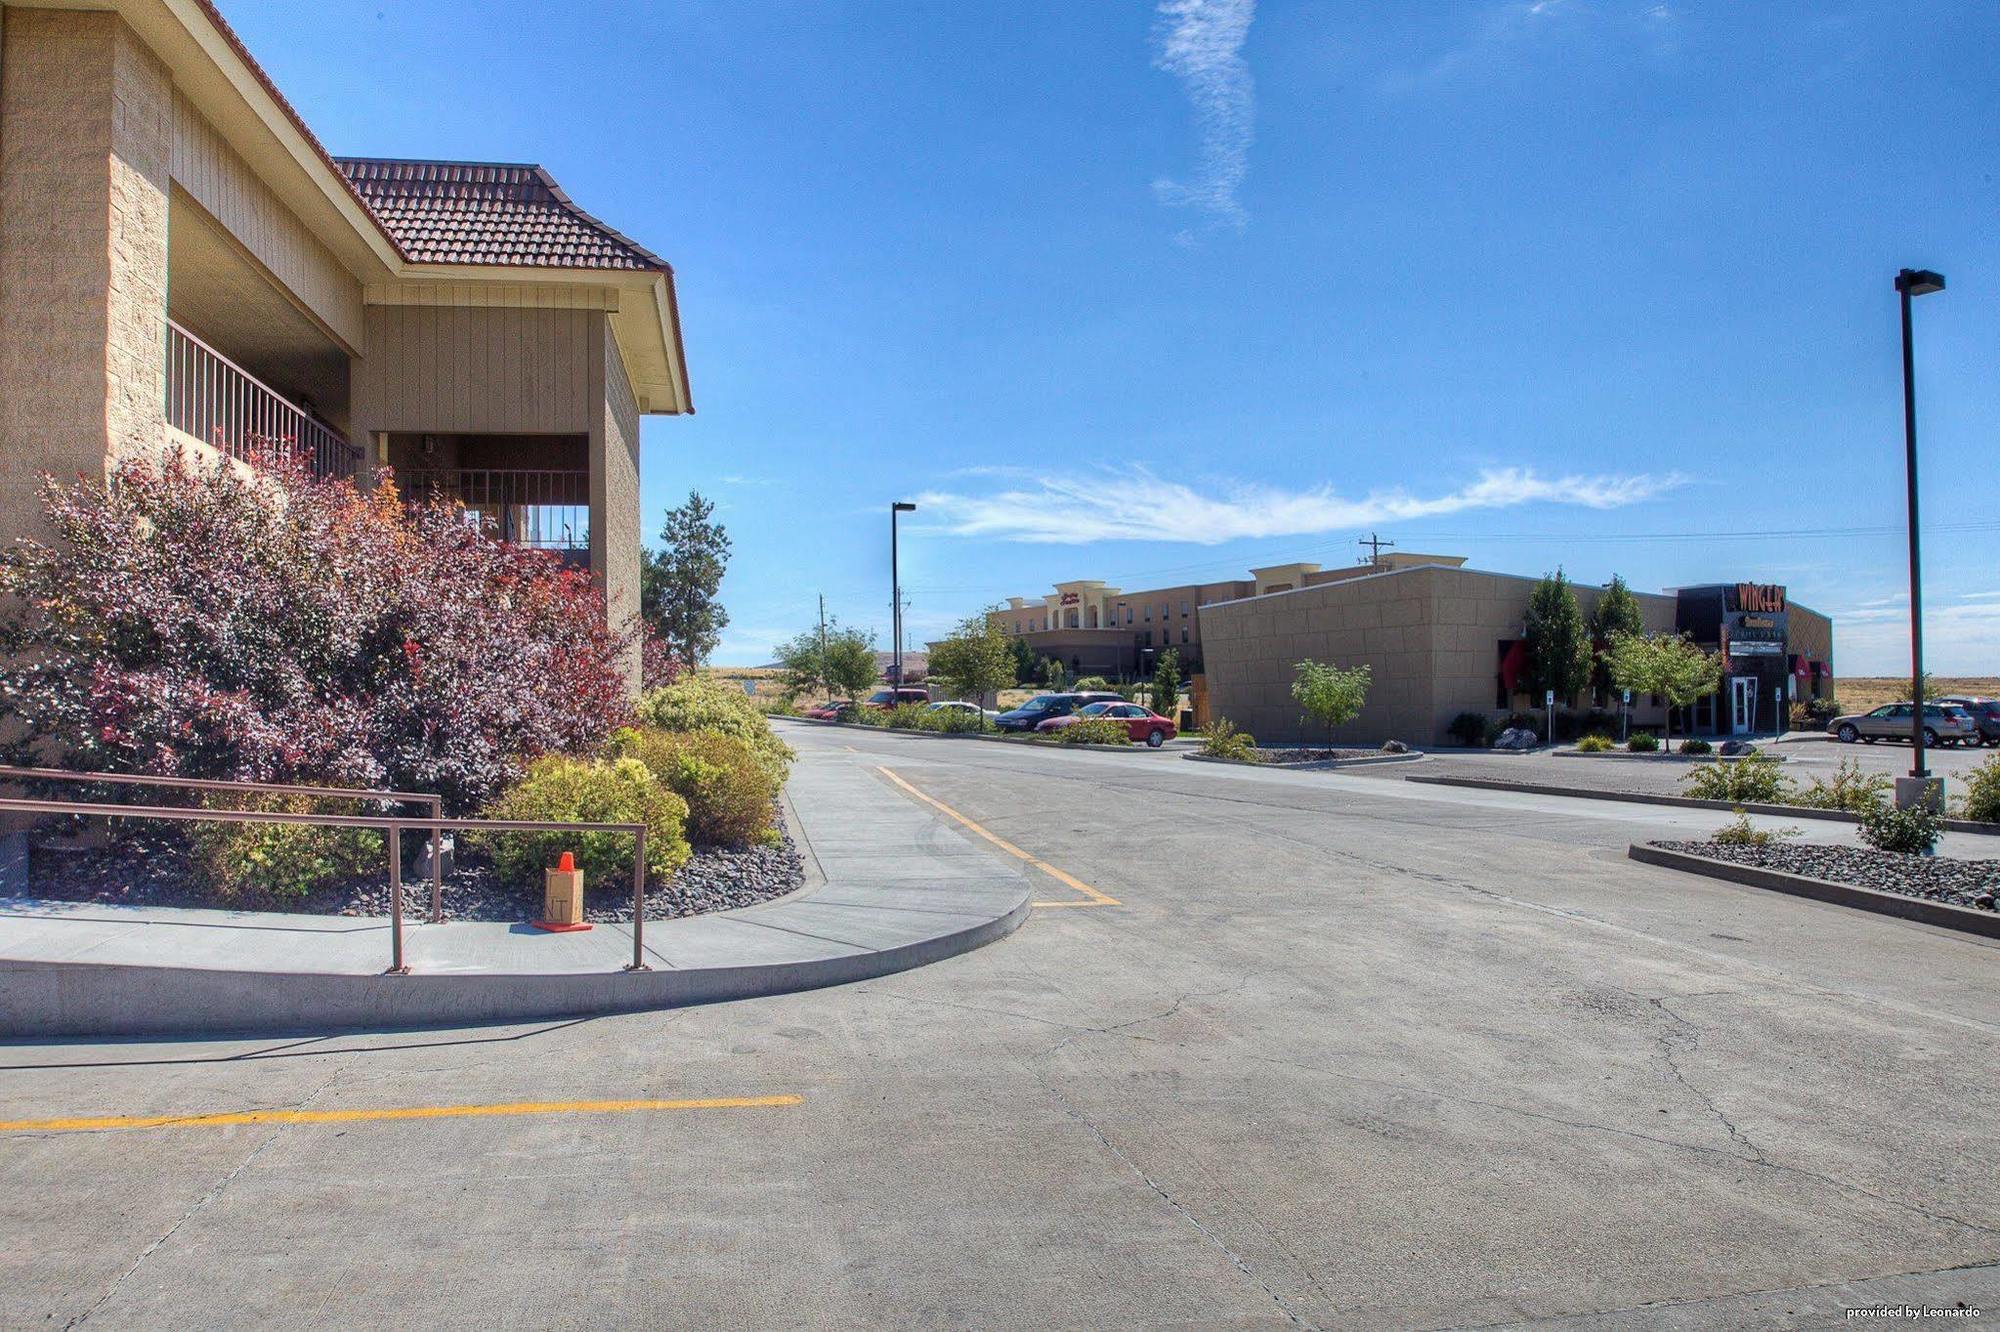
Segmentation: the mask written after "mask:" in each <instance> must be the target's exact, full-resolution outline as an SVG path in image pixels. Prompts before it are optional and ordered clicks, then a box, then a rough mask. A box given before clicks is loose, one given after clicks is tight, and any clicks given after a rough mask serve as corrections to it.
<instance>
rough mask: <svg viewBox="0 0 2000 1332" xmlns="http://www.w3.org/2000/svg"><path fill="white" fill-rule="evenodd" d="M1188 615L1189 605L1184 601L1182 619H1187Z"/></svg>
mask: <svg viewBox="0 0 2000 1332" xmlns="http://www.w3.org/2000/svg"><path fill="white" fill-rule="evenodd" d="M1187 613H1188V604H1187V603H1186V602H1185V601H1183V602H1182V603H1181V615H1182V617H1183V618H1185V617H1186V615H1187Z"/></svg>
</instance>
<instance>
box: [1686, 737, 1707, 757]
mask: <svg viewBox="0 0 2000 1332" xmlns="http://www.w3.org/2000/svg"><path fill="white" fill-rule="evenodd" d="M1714 750H1715V746H1714V745H1711V744H1710V743H1708V741H1706V740H1703V739H1702V738H1701V737H1700V736H1693V737H1691V738H1689V739H1686V740H1683V741H1681V753H1683V754H1708V753H1712V752H1714Z"/></svg>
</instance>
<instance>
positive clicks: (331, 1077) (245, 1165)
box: [63, 1057, 358, 1332]
mask: <svg viewBox="0 0 2000 1332" xmlns="http://www.w3.org/2000/svg"><path fill="white" fill-rule="evenodd" d="M356 1062H358V1057H357V1059H356V1060H350V1061H349V1062H348V1063H345V1064H342V1065H340V1066H338V1067H337V1068H335V1069H334V1070H333V1071H332V1072H331V1073H329V1074H327V1076H326V1078H325V1079H324V1080H323V1081H321V1082H320V1084H319V1085H318V1086H316V1087H314V1088H313V1089H312V1090H311V1091H309V1092H307V1093H306V1094H305V1095H304V1096H302V1097H300V1098H298V1099H297V1100H295V1101H291V1102H287V1103H283V1104H280V1105H278V1106H273V1107H268V1108H271V1109H280V1110H303V1109H305V1108H306V1107H307V1106H309V1105H311V1104H312V1103H313V1102H314V1101H316V1100H318V1099H319V1098H320V1096H321V1094H322V1093H324V1092H325V1091H326V1090H327V1089H328V1088H330V1087H332V1086H333V1084H334V1083H335V1082H337V1081H339V1080H340V1075H341V1074H342V1073H345V1072H346V1071H347V1070H348V1069H349V1068H351V1067H353V1065H354V1063H356ZM287 1127H288V1126H287V1125H282V1124H281V1125H279V1126H278V1127H276V1128H274V1129H272V1130H271V1132H270V1133H268V1134H266V1135H265V1136H264V1138H263V1140H262V1141H261V1142H259V1143H258V1144H257V1145H256V1146H255V1147H253V1148H251V1149H250V1152H249V1154H248V1155H247V1156H245V1157H244V1158H243V1159H242V1160H241V1161H238V1162H237V1163H236V1164H235V1166H233V1167H232V1168H231V1169H230V1170H229V1172H228V1173H227V1174H225V1175H223V1177H222V1178H221V1179H219V1180H217V1181H216V1182H215V1185H214V1187H212V1188H210V1189H209V1191H208V1192H207V1193H204V1194H203V1195H202V1196H201V1197H200V1198H198V1199H196V1200H195V1202H194V1205H193V1206H191V1207H189V1208H188V1209H187V1210H186V1211H185V1212H182V1213H181V1214H180V1216H178V1217H176V1218H175V1220H174V1223H173V1224H172V1225H170V1226H168V1227H167V1228H166V1229H165V1230H163V1231H161V1232H160V1234H159V1235H158V1237H156V1238H155V1239H154V1240H153V1241H152V1242H151V1243H150V1244H148V1245H147V1246H146V1247H145V1248H143V1249H141V1250H140V1251H139V1256H138V1257H137V1258H134V1259H133V1260H132V1263H131V1265H130V1266H129V1267H127V1268H126V1269H125V1270H124V1271H122V1272H120V1273H119V1274H118V1275H117V1276H116V1277H114V1278H112V1281H111V1284H110V1285H109V1286H106V1287H105V1288H104V1293H103V1294H102V1295H99V1296H98V1297H97V1298H96V1299H95V1300H93V1301H92V1302H91V1304H90V1307H89V1308H87V1309H85V1310H84V1311H83V1312H81V1313H79V1314H77V1315H76V1316H75V1317H74V1318H71V1319H70V1320H69V1321H68V1322H66V1323H64V1324H63V1332H71V1329H72V1328H78V1327H82V1326H83V1325H84V1324H85V1323H87V1322H89V1321H90V1320H91V1318H93V1317H94V1316H96V1314H97V1311H98V1310H99V1309H102V1308H103V1307H104V1306H105V1305H106V1304H107V1303H109V1302H110V1300H111V1298H112V1297H113V1296H114V1295H116V1294H117V1293H118V1290H119V1288H120V1287H121V1286H123V1285H124V1284H125V1282H126V1280H127V1278H129V1277H130V1276H131V1275H132V1274H133V1273H134V1272H137V1271H138V1270H139V1269H140V1268H141V1267H143V1266H145V1264H146V1260H147V1259H149V1258H151V1257H152V1256H153V1255H154V1254H155V1253H157V1252H159V1250H160V1247H161V1246H162V1245H164V1244H165V1243H166V1242H167V1241H168V1240H170V1239H172V1238H173V1237H174V1232H175V1231H177V1230H179V1229H180V1228H181V1227H182V1226H184V1225H186V1224H187V1223H188V1222H189V1221H190V1220H192V1219H193V1218H194V1217H195V1216H196V1215H197V1214H198V1213H200V1212H201V1211H202V1209H204V1208H206V1207H207V1206H208V1205H209V1204H210V1203H212V1202H214V1201H215V1200H216V1199H217V1198H220V1197H221V1196H222V1195H223V1192H224V1191H225V1190H226V1189H228V1187H229V1186H230V1185H231V1184H233V1183H235V1182H236V1177H237V1176H238V1175H240V1174H242V1173H243V1172H244V1171H245V1170H247V1169H249V1167H250V1163H251V1162H253V1161H255V1160H256V1159H257V1158H258V1157H259V1156H262V1155H263V1154H264V1149H265V1148H267V1147H269V1146H270V1145H271V1144H272V1143H274V1142H276V1141H277V1140H278V1139H279V1137H280V1136H282V1135H283V1134H284V1132H285V1130H286V1128H287Z"/></svg>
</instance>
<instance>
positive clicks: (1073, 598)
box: [1062, 592, 1083, 606]
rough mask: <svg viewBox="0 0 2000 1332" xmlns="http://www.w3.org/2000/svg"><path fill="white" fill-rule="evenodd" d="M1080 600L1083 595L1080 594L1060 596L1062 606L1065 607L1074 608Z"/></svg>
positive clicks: (1072, 593)
mask: <svg viewBox="0 0 2000 1332" xmlns="http://www.w3.org/2000/svg"><path fill="white" fill-rule="evenodd" d="M1082 600H1083V593H1081V592H1065V593H1063V594H1062V604H1063V605H1065V606H1074V605H1076V604H1077V603H1078V602H1080V601H1082Z"/></svg>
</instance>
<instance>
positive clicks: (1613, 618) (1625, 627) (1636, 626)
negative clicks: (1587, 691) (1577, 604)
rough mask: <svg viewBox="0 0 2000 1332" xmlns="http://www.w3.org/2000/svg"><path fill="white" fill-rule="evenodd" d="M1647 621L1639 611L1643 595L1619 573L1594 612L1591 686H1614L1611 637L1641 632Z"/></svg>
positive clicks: (1605, 689) (1604, 690)
mask: <svg viewBox="0 0 2000 1332" xmlns="http://www.w3.org/2000/svg"><path fill="white" fill-rule="evenodd" d="M1645 631H1646V622H1645V619H1644V617H1643V616H1642V615H1641V614H1640V612H1639V598H1637V597H1635V596H1633V595H1632V589H1631V588H1629V587H1627V586H1625V580H1624V579H1623V578H1620V577H1619V576H1618V575H1617V574H1613V575H1611V582H1610V584H1609V585H1607V586H1606V587H1605V589H1604V592H1603V594H1602V595H1601V596H1599V597H1598V598H1597V605H1596V607H1595V608H1594V609H1593V610H1592V611H1591V612H1590V647H1591V652H1590V688H1591V691H1592V692H1593V693H1596V694H1604V693H1607V692H1608V691H1609V690H1610V688H1611V640H1612V639H1614V638H1616V637H1617V636H1618V635H1620V634H1640V633H1644V632H1645Z"/></svg>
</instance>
